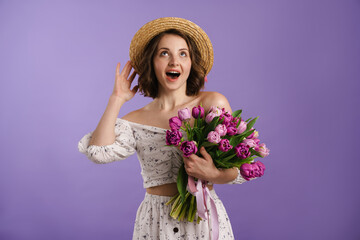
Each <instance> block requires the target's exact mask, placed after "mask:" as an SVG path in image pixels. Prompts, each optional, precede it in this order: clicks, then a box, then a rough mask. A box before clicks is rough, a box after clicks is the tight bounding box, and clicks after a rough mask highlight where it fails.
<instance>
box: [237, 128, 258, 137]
mask: <svg viewBox="0 0 360 240" xmlns="http://www.w3.org/2000/svg"><path fill="white" fill-rule="evenodd" d="M254 131H255V129H252V130H246V131H245V132H243V133H242V134H240V136H242V137H243V138H246V137H248V136H250V135H251V134H252V133H253V132H254Z"/></svg>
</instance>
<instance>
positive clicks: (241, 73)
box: [0, 0, 360, 240]
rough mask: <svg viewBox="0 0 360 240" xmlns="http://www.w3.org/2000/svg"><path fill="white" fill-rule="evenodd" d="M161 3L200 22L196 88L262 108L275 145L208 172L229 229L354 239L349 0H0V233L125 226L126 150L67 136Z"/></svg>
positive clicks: (249, 113)
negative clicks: (226, 176) (248, 164)
mask: <svg viewBox="0 0 360 240" xmlns="http://www.w3.org/2000/svg"><path fill="white" fill-rule="evenodd" d="M165 16H176V17H183V18H187V19H189V20H192V21H194V22H195V23H197V24H198V25H199V26H201V27H202V28H203V29H204V30H205V31H206V32H207V33H208V35H209V37H210V39H211V40H212V43H213V46H214V51H215V61H214V66H213V69H212V71H211V73H210V74H209V77H208V78H209V82H208V83H207V84H206V89H205V90H208V91H219V92H221V93H222V94H224V95H225V96H226V97H227V98H228V100H229V102H230V103H231V106H232V108H233V110H236V109H240V108H241V109H243V112H244V114H243V116H244V117H254V116H259V117H260V118H259V120H258V122H257V124H256V128H257V130H259V132H260V138H261V140H262V141H263V142H265V143H267V145H268V147H269V148H270V149H271V154H270V156H269V157H267V158H265V159H263V160H262V161H263V162H264V164H265V165H266V167H267V170H266V172H265V175H264V177H262V178H260V179H257V180H255V181H252V182H249V183H245V184H242V185H235V186H234V185H231V186H230V185H221V186H220V185H218V186H216V191H217V193H218V195H219V196H220V198H221V199H222V200H223V202H224V204H225V207H226V208H227V211H228V214H229V216H230V219H231V221H232V225H233V230H234V234H235V237H236V239H247V240H252V239H254V240H258V239H259V240H260V239H278V240H282V239H284V240H287V239H292V240H297V239H327V240H333V239H334V240H335V239H351V240H352V239H359V238H360V229H359V227H358V224H359V221H360V214H359V213H360V208H359V207H360V206H359V205H360V204H359V203H360V189H359V185H358V183H359V173H358V171H357V168H359V167H360V163H359V157H358V156H357V154H355V153H356V151H357V150H356V147H357V146H359V133H360V130H359V127H358V126H357V124H358V121H359V110H358V106H359V103H360V98H359V87H360V86H359V80H360V79H359V78H360V65H359V63H360V27H359V23H360V2H359V1H358V0H356V1H355V0H353V1H350V0H346V1H345V0H338V1H334V0H323V1H314V0H306V1H304V0H302V1H300V0H299V1H288V0H278V1H268V0H261V1H223V2H221V3H220V1H209V0H206V1H193V0H192V1H177V2H174V1H145V0H144V1H133V2H130V1H124V2H120V1H104V2H102V1H4V0H2V1H0V66H1V71H0V79H1V88H0V89H1V90H0V100H1V101H0V104H1V118H0V129H1V144H0V150H1V166H0V194H1V196H0V239H88V240H92V239H109V240H110V239H130V238H131V236H132V231H133V222H134V219H135V214H136V210H137V207H138V206H139V204H140V202H141V201H142V199H143V197H144V193H145V190H144V189H143V188H142V179H141V176H140V167H139V163H138V160H137V158H136V155H134V156H133V157H130V158H129V159H127V160H125V161H122V162H115V163H111V164H105V165H96V164H94V163H92V162H91V161H90V160H88V159H87V158H86V156H85V155H82V154H81V153H79V152H78V149H77V143H78V141H79V140H80V138H81V137H82V136H84V135H85V134H86V133H88V132H90V131H92V130H94V129H95V127H96V126H97V123H98V121H99V120H100V117H101V116H102V114H103V112H104V110H105V107H106V105H107V102H108V99H109V96H110V94H111V92H112V88H113V84H114V74H115V67H116V63H117V62H121V63H122V64H124V63H125V62H126V61H127V60H128V58H129V57H128V50H129V45H130V41H131V39H132V37H133V35H134V34H135V32H136V31H137V30H138V29H139V28H140V27H141V26H142V25H143V24H145V23H146V22H148V21H150V20H152V19H155V18H158V17H165ZM149 101H150V99H147V98H144V97H143V96H141V95H138V96H136V97H135V98H134V99H133V100H131V102H128V103H127V104H126V105H124V107H123V108H122V109H121V110H120V114H119V116H123V115H125V114H126V113H127V112H129V111H131V110H133V109H137V108H139V107H141V106H143V105H144V104H146V103H147V102H149Z"/></svg>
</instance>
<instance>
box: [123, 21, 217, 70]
mask: <svg viewBox="0 0 360 240" xmlns="http://www.w3.org/2000/svg"><path fill="white" fill-rule="evenodd" d="M169 29H177V30H180V31H182V32H184V33H185V34H186V35H188V36H189V37H190V38H191V39H192V40H193V41H194V43H195V44H196V46H197V47H198V49H199V51H200V53H201V59H202V63H201V65H202V66H203V67H204V69H205V76H206V75H207V74H208V73H209V72H210V70H211V67H212V65H213V62H214V52H213V47H212V44H211V42H210V39H209V37H208V36H207V35H206V33H205V32H204V31H203V30H202V29H201V28H200V27H199V26H198V25H196V24H195V23H193V22H191V21H189V20H186V19H183V18H176V17H164V18H158V19H155V20H153V21H151V22H148V23H146V24H145V25H144V26H142V27H141V28H140V29H139V31H137V33H136V34H135V36H134V37H133V39H132V40H131V43H130V52H129V55H130V60H131V62H132V65H133V67H134V68H135V70H136V71H138V70H139V64H140V59H141V57H142V54H143V52H144V49H145V47H146V45H147V44H148V43H149V42H150V40H151V39H152V38H154V37H155V36H156V35H158V34H159V33H161V32H164V31H166V30H169Z"/></svg>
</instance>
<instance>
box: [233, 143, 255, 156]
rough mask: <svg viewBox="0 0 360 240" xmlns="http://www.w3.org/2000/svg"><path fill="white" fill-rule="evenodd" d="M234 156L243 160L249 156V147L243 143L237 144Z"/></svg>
mask: <svg viewBox="0 0 360 240" xmlns="http://www.w3.org/2000/svg"><path fill="white" fill-rule="evenodd" d="M235 153H236V156H237V157H238V158H240V159H245V158H247V157H249V156H250V155H251V152H250V151H249V147H248V146H247V145H246V144H245V143H239V144H238V145H237V146H236V147H235Z"/></svg>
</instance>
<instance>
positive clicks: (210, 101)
mask: <svg viewBox="0 0 360 240" xmlns="http://www.w3.org/2000/svg"><path fill="white" fill-rule="evenodd" d="M201 95H202V96H201V102H202V104H203V107H204V109H205V110H206V111H208V110H209V109H210V108H211V106H217V107H220V108H225V110H226V111H229V112H232V110H231V107H230V103H229V101H228V100H227V98H226V97H225V96H224V95H223V94H221V93H218V92H205V91H204V92H201Z"/></svg>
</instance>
